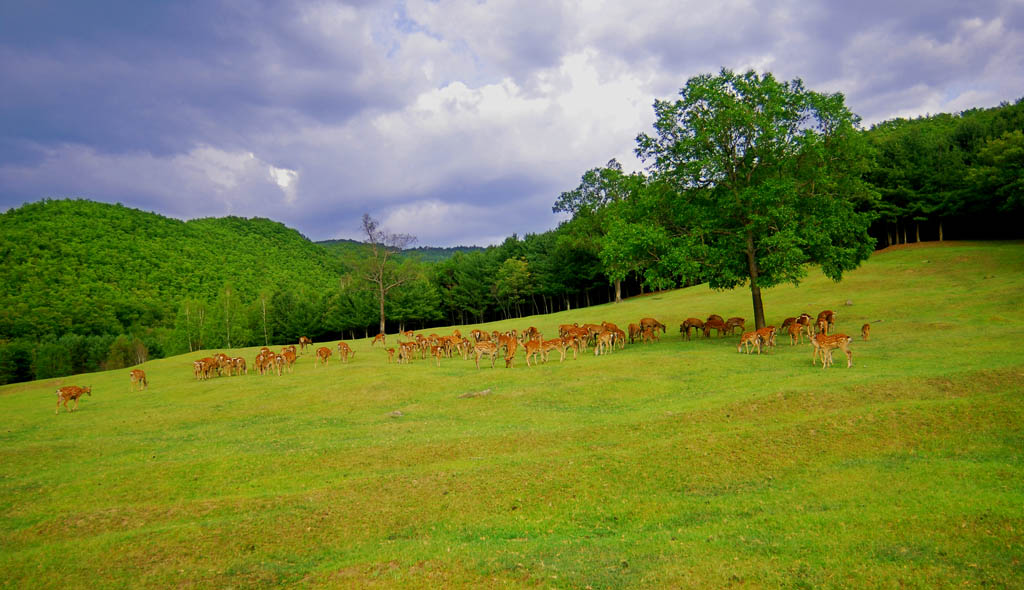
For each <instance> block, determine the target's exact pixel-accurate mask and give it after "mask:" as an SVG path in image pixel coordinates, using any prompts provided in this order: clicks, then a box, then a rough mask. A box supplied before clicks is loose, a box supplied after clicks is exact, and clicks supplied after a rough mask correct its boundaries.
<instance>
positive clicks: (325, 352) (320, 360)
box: [278, 346, 331, 374]
mask: <svg viewBox="0 0 1024 590" xmlns="http://www.w3.org/2000/svg"><path fill="white" fill-rule="evenodd" d="M316 360H317V364H321V365H323V366H325V367H326V366H327V363H328V362H330V360H331V349H330V348H327V347H326V346H321V347H320V348H318V349H316ZM313 366H314V367H315V366H316V365H313ZM278 374H280V371H278Z"/></svg>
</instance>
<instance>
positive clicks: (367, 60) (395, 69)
mask: <svg viewBox="0 0 1024 590" xmlns="http://www.w3.org/2000/svg"><path fill="white" fill-rule="evenodd" d="M243 4H244V3H243ZM1018 5H1019V3H1017V4H1014V3H1012V2H1011V3H1004V2H998V1H994V2H986V1H979V2H977V3H971V4H970V5H967V4H956V3H947V4H946V5H943V4H942V3H941V2H940V3H937V4H936V3H927V4H926V3H921V4H920V5H906V6H905V5H901V4H899V3H897V4H893V3H886V2H881V1H873V0H866V1H865V3H862V4H858V5H856V6H854V5H849V6H846V5H838V4H828V3H817V4H810V5H808V4H806V3H803V2H799V3H798V2H796V0H782V1H776V2H771V3H763V2H753V1H752V0H726V1H724V2H718V3H708V2H696V1H685V2H679V1H676V0H654V1H651V2H646V3H644V4H643V6H642V7H641V6H640V5H636V4H630V3H624V2H613V1H611V0H607V1H596V0H595V1H582V0H567V1H565V2H554V3H551V2H548V3H532V4H530V3H527V4H524V3H522V2H515V1H514V0H488V1H485V2H462V1H459V0H408V1H406V2H402V1H399V2H397V3H394V2H359V3H349V4H342V3H334V2H321V1H319V0H314V1H310V2H303V1H300V2H297V3H288V4H280V5H278V4H274V3H271V5H252V6H249V5H248V4H244V6H245V7H246V11H245V13H244V14H241V13H239V15H238V16H239V18H240V21H239V22H243V23H244V26H241V25H238V26H237V28H235V29H232V26H235V25H233V24H232V23H231V22H226V23H223V24H218V25H217V26H215V27H212V28H211V29H209V30H207V31H206V32H207V33H208V34H210V35H211V37H209V38H201V39H199V40H200V41H203V42H204V43H200V44H197V45H194V46H191V45H190V46H189V47H188V48H182V49H181V50H180V52H177V51H176V49H174V48H177V47H178V44H179V43H180V41H179V38H178V37H177V36H174V35H171V36H170V37H169V38H168V39H167V40H166V43H164V44H162V45H160V47H167V48H171V49H170V50H169V51H154V52H152V53H153V54H154V55H159V58H155V59H154V58H150V59H151V61H145V59H144V58H143V59H142V61H137V60H138V59H139V58H137V57H136V56H135V55H134V54H133V53H132V52H131V51H125V50H122V49H123V48H122V47H120V46H117V47H114V46H105V45H101V46H97V47H93V46H88V47H84V48H83V49H84V50H83V51H81V53H82V54H83V55H84V56H86V57H87V58H88V59H87V60H83V61H82V62H80V63H65V62H66V61H67V60H68V59H70V58H71V57H73V56H70V55H60V54H54V53H46V52H38V53H32V49H31V48H29V47H26V48H14V49H11V48H7V47H5V46H4V45H3V44H2V43H0V55H4V56H5V57H7V59H3V60H0V80H9V81H12V82H16V83H13V84H8V85H6V86H5V88H8V87H9V88H11V89H12V91H11V95H12V96H17V95H16V93H17V92H18V91H19V89H20V90H24V91H25V92H26V96H30V97H31V96H34V95H33V94H32V92H35V93H36V94H37V95H38V96H45V97H47V100H49V101H50V102H46V103H45V104H44V105H42V106H41V107H38V111H32V110H31V109H29V107H25V108H26V109H29V110H28V111H27V112H29V113H30V114H31V115H32V116H33V117H35V119H32V121H33V122H34V123H36V122H38V123H40V124H39V125H35V127H42V128H47V129H51V130H52V129H56V130H57V131H56V132H53V133H54V135H56V136H60V137H63V136H62V135H61V134H62V133H65V132H66V130H67V129H69V128H70V129H71V130H72V131H68V132H66V134H67V136H68V138H67V139H61V140H59V141H58V140H53V139H52V138H51V137H48V136H46V137H44V136H40V137H39V138H34V137H33V138H31V140H30V141H31V142H32V143H31V148H32V149H33V150H38V152H39V153H40V154H41V157H40V158H39V159H38V160H36V161H31V160H30V159H29V158H23V159H21V163H14V162H13V160H10V159H8V160H7V163H6V164H0V186H4V187H5V189H7V191H8V192H9V194H12V195H18V196H22V195H35V196H36V198H39V197H43V196H86V197H90V198H97V199H100V200H110V201H113V200H119V201H123V202H127V203H133V202H134V203H135V204H136V206H145V207H148V208H152V209H155V210H157V211H159V212H162V213H168V214H172V215H176V216H179V217H195V216H200V215H223V214H225V213H228V212H234V213H236V214H244V215H261V216H267V217H272V218H274V219H278V220H280V221H283V222H285V223H288V224H290V225H293V226H295V227H297V229H299V230H300V231H302V232H303V233H305V234H306V235H309V236H310V237H312V238H314V239H318V238H325V237H329V236H334V235H338V234H339V233H342V234H344V233H345V232H348V231H354V228H356V227H357V226H358V219H359V216H360V215H361V214H362V213H363V212H368V213H370V214H372V215H375V216H377V217H379V218H381V219H382V220H383V222H384V223H385V224H386V225H387V224H394V226H395V227H389V228H388V229H391V230H393V231H407V232H409V233H414V234H416V235H418V236H420V241H421V243H437V244H452V243H460V242H461V243H488V242H490V241H494V240H495V239H496V238H495V237H496V236H497V237H498V238H497V239H498V240H500V238H501V237H503V236H507V235H509V234H511V233H513V232H518V233H525V232H527V231H538V230H543V229H547V228H548V227H551V226H553V225H554V223H555V221H556V218H555V217H554V216H553V215H552V213H551V211H550V206H551V204H552V203H553V202H554V200H555V199H556V198H557V196H558V194H559V193H560V192H561V191H564V190H568V189H571V188H573V187H574V186H576V184H577V183H578V182H579V178H580V175H581V174H582V173H583V172H584V171H585V170H587V169H589V168H591V167H594V166H599V165H603V164H604V163H605V162H607V161H608V160H609V159H610V158H613V157H614V158H617V159H618V160H619V161H620V162H622V163H623V165H624V166H625V167H627V168H630V169H636V168H637V167H639V163H638V162H637V161H636V159H635V157H634V156H633V149H634V147H635V143H634V138H635V136H636V135H637V133H640V132H646V131H649V130H650V126H651V123H652V122H653V111H652V108H651V104H652V102H653V100H654V99H655V98H672V97H673V96H674V95H675V93H676V92H677V91H678V89H679V88H680V87H681V86H682V85H683V84H684V83H685V81H686V79H687V78H689V77H690V76H693V75H696V74H699V73H706V72H716V71H717V70H718V69H719V68H721V67H723V66H724V67H730V68H733V69H737V70H739V69H745V68H755V69H758V70H762V71H764V70H771V71H773V72H774V73H775V74H776V76H777V77H779V78H784V79H788V78H792V77H801V78H803V79H804V80H805V82H806V83H807V86H808V87H809V88H812V89H814V90H823V91H829V92H832V91H841V92H844V93H845V94H846V97H847V105H848V106H849V107H850V108H851V109H852V110H854V111H855V112H857V113H859V114H861V115H863V116H864V117H865V119H866V121H867V122H873V121H878V120H881V119H885V118H889V117H892V116H896V115H904V116H914V115H919V114H925V113H927V112H940V111H955V110H960V109H963V108H968V107H973V106H992V105H994V104H996V103H998V102H999V101H1001V100H1013V99H1015V98H1017V97H1019V95H1020V93H1021V90H1020V89H1021V88H1024V58H1022V56H1024V35H1022V32H1021V26H1022V25H1021V21H1022V20H1024V17H1021V16H1018V14H1017V13H1019V12H1020V9H1019V6H1018ZM227 6H228V7H229V10H228V12H229V13H231V9H232V7H233V9H235V10H237V9H238V6H241V5H234V4H228V5H227ZM248 9H251V10H248ZM200 16H202V15H200ZM210 31H213V32H212V33H210ZM191 32H195V31H191ZM196 34H199V33H196ZM114 36H115V37H116V35H114ZM108 37H109V36H108ZM79 42H81V43H88V42H92V41H90V40H88V39H85V40H79ZM55 56H56V57H55ZM97 57H101V58H106V59H97ZM58 58H59V59H58ZM40 64H42V66H40ZM95 64H107V65H104V66H99V65H95ZM110 64H116V67H114V66H111V65H110ZM20 65H24V66H25V67H24V68H22V69H17V67H16V66H20ZM37 66H38V67H37ZM43 66H45V67H44V69H42V70H40V69H39V68H40V67H43ZM40 71H43V72H44V73H45V76H40V75H39V72H40ZM139 79H141V80H142V81H144V82H146V83H145V84H143V83H139V84H137V86H136V87H126V86H123V85H122V84H125V82H122V81H124V80H139ZM167 80H173V81H175V82H174V83H168V82H167ZM69 81H70V82H74V84H73V86H75V87H78V86H79V85H82V86H84V87H85V88H86V89H87V90H89V89H92V88H93V87H92V86H88V85H85V82H83V81H92V83H93V84H95V87H96V88H99V89H102V91H97V92H95V95H94V96H92V98H91V99H93V100H97V101H100V102H98V103H97V104H98V105H99V106H100V107H102V108H98V109H97V108H93V107H94V105H93V104H92V103H87V104H85V106H84V107H82V106H79V107H78V110H77V111H76V110H74V108H73V107H76V105H78V103H76V102H69V103H67V104H66V105H62V104H61V103H60V101H59V99H57V98H53V97H59V96H62V95H61V94H60V93H59V92H57V91H56V90H58V89H62V87H63V86H66V85H67V84H68V82H69ZM153 83H155V84H156V86H155V88H157V91H156V92H155V93H154V92H153V91H152V89H151V86H152V85H153ZM129 90H131V91H133V92H134V91H137V92H139V93H140V94H132V93H130V92H128V91H129ZM146 92H148V93H149V94H145V93H146ZM119 96H121V97H124V98H122V99H121V100H124V101H125V102H126V104H127V108H122V107H124V106H125V105H122V104H120V103H116V102H110V103H107V102H102V101H105V100H111V101H114V98H112V97H119ZM28 102H30V101H26V104H28ZM78 102H82V101H81V99H78ZM12 104H13V103H12ZM19 104H20V103H19ZM62 106H64V107H65V108H62ZM15 111H17V109H15ZM15 111H12V112H15ZM19 112H20V111H19ZM66 112H81V113H99V114H97V115H96V117H97V119H100V121H98V122H97V124H95V125H78V123H79V122H80V120H84V119H85V117H80V119H75V120H71V121H70V122H69V121H66V120H62V119H61V118H60V116H59V115H58V114H59V113H66ZM161 113H164V114H165V118H164V119H160V124H159V125H157V124H155V123H153V120H154V118H159V115H160V114H161ZM115 116H116V117H118V118H116V119H115ZM132 116H134V118H131V117H132ZM25 127H26V128H28V126H27V125H26V126H25ZM110 130H114V131H110ZM125 135H128V136H129V137H127V139H126V138H125V137H124V136H125ZM171 136H172V137H171ZM111 138H112V139H111ZM2 139H6V138H5V137H0V140H2ZM149 141H152V142H153V145H152V146H149V145H148V144H147V143H146V142H149ZM105 142H110V143H109V144H108V143H105ZM118 142H120V143H118ZM4 146H5V143H4V142H2V141H0V149H2V148H3V147H4ZM126 146H127V147H126ZM3 161H4V160H0V162H3Z"/></svg>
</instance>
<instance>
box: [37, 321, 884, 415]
mask: <svg viewBox="0 0 1024 590" xmlns="http://www.w3.org/2000/svg"><path fill="white" fill-rule="evenodd" d="M835 320H836V314H835V312H833V311H832V310H828V309H826V310H825V311H822V312H821V313H819V314H818V317H817V319H816V320H815V321H813V322H812V321H811V316H810V315H808V314H806V313H804V314H800V315H799V316H797V317H789V318H786V319H785V320H783V321H782V328H781V330H782V331H783V332H786V333H788V334H789V339H790V345H791V346H793V345H797V344H802V343H803V337H804V335H805V334H806V336H807V337H808V339H809V340H810V342H811V344H812V346H813V352H812V355H811V364H812V365H815V364H817V362H818V360H819V359H820V361H821V368H822V369H825V368H827V367H830V366H832V351H833V350H836V349H839V350H842V351H843V353H844V354H846V366H847V368H849V367H852V366H853V351H852V350H850V344H851V343H852V342H853V338H851V337H850V336H847V335H846V334H836V333H834V326H835ZM745 326H746V320H744V319H743V318H740V317H732V318H729V319H723V318H722V316H719V315H716V314H712V315H710V316H708V318H707V319H706V320H699V319H697V318H688V319H687V320H686V321H684V322H683V323H681V324H679V333H680V335H681V337H682V338H683V339H685V340H690V339H691V337H690V332H691V330H693V331H700V332H701V333H703V335H704V337H705V338H710V336H711V331H712V330H715V331H717V332H718V336H719V338H721V337H724V336H726V335H733V334H735V332H736V329H737V328H738V329H739V330H740V341H739V344H738V345H737V346H736V351H737V352H744V351H745V352H746V353H747V354H750V353H751V352H752V351H753V350H757V353H758V354H761V349H762V347H764V348H765V349H766V352H767V350H770V348H771V347H774V346H775V336H776V334H777V333H778V330H776V328H775V326H766V327H764V328H761V329H759V330H754V331H751V332H744V331H743V330H744V328H745ZM627 330H628V334H627V332H624V331H623V330H621V329H619V327H618V326H616V325H615V324H613V323H611V322H601V323H600V324H583V325H582V326H581V325H579V324H578V323H574V324H562V325H560V326H559V327H558V337H557V338H550V339H545V338H544V337H543V335H542V334H541V332H540V331H539V330H538V329H537V328H535V327H533V326H531V327H529V328H527V329H526V330H523V331H522V332H518V331H517V330H510V331H507V332H498V331H497V330H494V331H492V332H489V333H488V332H485V331H483V330H471V331H470V333H469V334H470V337H471V339H470V338H465V337H463V336H462V334H461V333H460V332H459V331H458V330H454V331H453V332H452V334H450V335H448V336H438V335H437V334H431V335H429V336H423V335H422V334H416V333H414V332H412V331H411V330H409V331H405V332H402V333H401V334H400V336H402V337H405V338H407V339H408V340H406V341H399V342H398V346H397V348H385V351H386V352H387V359H388V363H392V362H395V361H396V357H397V362H398V363H402V364H404V363H408V362H410V361H411V360H412V359H413V358H415V356H416V355H417V354H419V356H420V358H424V359H425V358H427V357H428V356H429V357H431V358H433V359H434V360H435V362H436V364H437V366H441V359H442V358H452V357H453V356H454V355H455V354H458V355H459V356H461V357H462V358H463V360H469V358H470V357H471V356H472V357H473V360H474V362H475V364H476V367H477V368H478V369H479V368H480V358H481V357H487V358H489V359H490V360H491V368H492V369H493V368H494V364H495V361H496V359H497V358H498V355H499V354H501V355H502V356H503V358H504V359H505V367H506V368H513V367H514V366H515V358H516V354H517V352H518V350H519V347H522V348H523V350H524V351H525V354H526V365H527V366H533V365H532V364H531V360H532V361H533V363H536V362H537V361H538V359H539V360H540V361H541V362H545V363H546V362H547V360H548V355H549V354H550V353H552V352H556V351H557V352H558V354H559V362H561V361H564V360H565V356H566V354H567V353H568V351H570V350H571V351H572V355H573V358H574V359H576V358H577V355H578V354H579V353H581V352H583V353H585V352H586V351H587V349H588V348H593V350H594V355H595V356H600V355H602V354H607V353H610V352H612V351H614V350H615V347H616V346H618V347H619V348H625V347H626V341H627V340H628V341H629V343H630V344H633V343H634V342H635V341H636V340H637V339H639V340H640V341H641V342H643V343H648V342H655V341H657V340H659V337H658V330H661V333H665V325H664V324H662V323H661V322H659V321H658V320H656V319H654V318H643V319H641V320H640V321H639V322H638V323H635V324H629V326H628V327H627ZM870 337H871V324H864V325H863V326H862V327H861V338H862V339H864V340H869V339H870ZM377 343H380V344H381V345H382V346H385V347H386V346H387V336H385V335H384V334H383V333H381V334H378V335H377V336H375V337H374V338H373V340H372V341H371V343H370V345H371V346H375V345H376V344H377ZM312 345H313V342H312V341H311V340H310V339H309V338H307V337H305V336H302V337H301V338H299V346H300V347H301V351H303V352H305V350H306V347H307V346H309V347H310V348H312ZM337 349H338V356H339V357H340V358H341V360H342V362H344V363H347V362H348V359H349V358H350V357H354V356H355V351H353V350H352V347H351V346H349V345H348V344H347V343H345V342H339V343H338V344H337ZM332 354H333V351H332V350H331V349H330V348H328V347H326V346H321V347H320V348H318V349H316V351H315V361H314V362H315V363H316V365H323V366H325V367H326V366H327V365H328V363H329V361H330V358H331V355H332ZM297 358H298V356H297V351H296V348H295V345H290V346H286V347H284V349H282V350H281V352H280V353H275V352H273V351H271V350H270V349H269V348H267V347H263V348H262V349H260V351H259V353H258V354H257V355H256V359H255V361H254V362H253V368H254V369H255V371H256V372H257V373H259V374H260V375H269V374H277V375H279V376H280V375H281V374H283V373H285V372H289V373H290V372H291V371H292V366H293V365H294V364H295V361H296V359H297ZM192 370H193V374H194V376H195V378H196V379H198V380H206V379H210V378H211V377H214V376H232V375H248V374H249V371H248V368H247V366H246V363H245V359H243V358H241V357H230V356H228V355H226V354H224V353H219V354H215V355H213V356H210V357H205V358H201V359H199V360H197V361H194V362H193V363H192ZM129 377H130V379H131V391H135V390H136V388H138V389H139V390H144V389H146V387H147V386H148V384H149V383H148V381H147V380H146V373H145V371H143V370H142V369H133V370H132V371H131V372H130V373H129ZM83 395H90V396H91V395H92V388H91V387H79V386H77V385H67V386H64V387H61V388H60V389H58V390H57V412H56V413H58V414H59V413H60V406H61V404H64V409H66V410H68V411H69V412H73V411H74V410H77V409H78V399H79V398H80V397H82V396H83ZM68 402H74V407H73V408H68Z"/></svg>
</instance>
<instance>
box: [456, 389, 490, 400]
mask: <svg viewBox="0 0 1024 590" xmlns="http://www.w3.org/2000/svg"><path fill="white" fill-rule="evenodd" d="M485 395H491V390H490V389H489V388H488V389H485V390H483V391H471V392H469V393H464V394H462V395H460V396H459V399H466V398H469V397H483V396H485Z"/></svg>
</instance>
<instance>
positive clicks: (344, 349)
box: [338, 342, 356, 363]
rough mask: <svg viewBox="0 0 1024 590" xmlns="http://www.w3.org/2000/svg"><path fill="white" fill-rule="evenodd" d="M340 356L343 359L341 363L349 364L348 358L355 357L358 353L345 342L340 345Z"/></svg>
mask: <svg viewBox="0 0 1024 590" xmlns="http://www.w3.org/2000/svg"><path fill="white" fill-rule="evenodd" d="M338 356H339V357H341V362H343V363H347V362H348V357H350V356H351V357H353V358H354V357H355V356H356V351H354V350H352V347H351V346H349V345H348V344H347V343H345V342H339V343H338Z"/></svg>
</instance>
